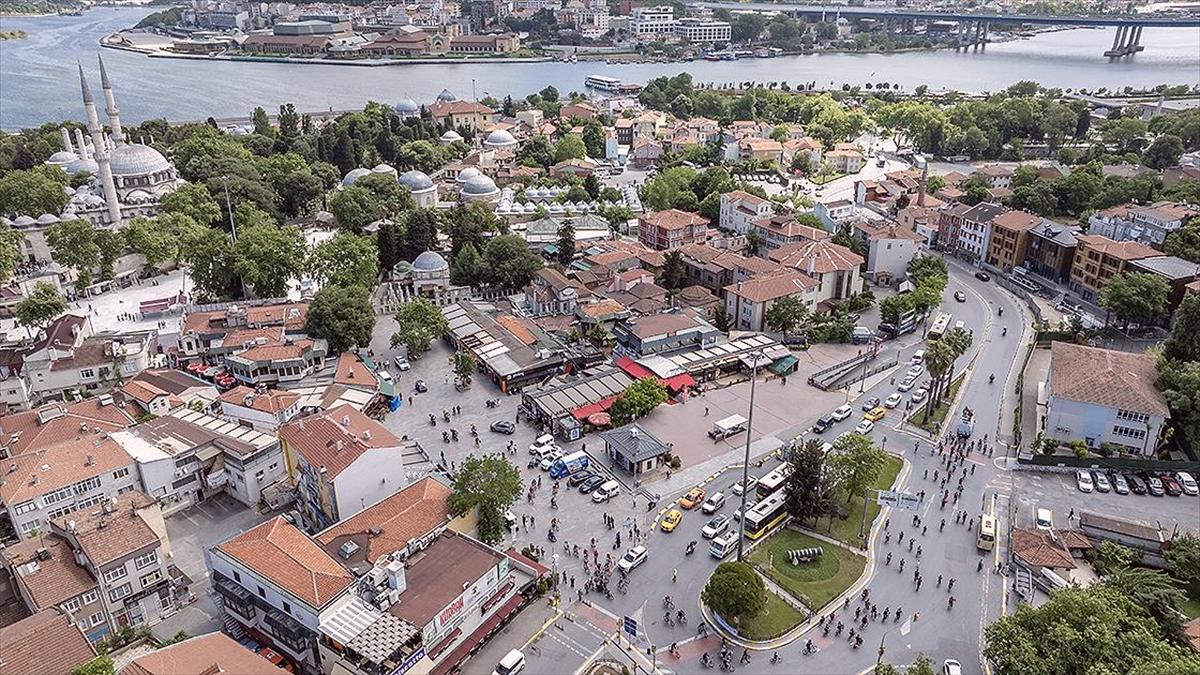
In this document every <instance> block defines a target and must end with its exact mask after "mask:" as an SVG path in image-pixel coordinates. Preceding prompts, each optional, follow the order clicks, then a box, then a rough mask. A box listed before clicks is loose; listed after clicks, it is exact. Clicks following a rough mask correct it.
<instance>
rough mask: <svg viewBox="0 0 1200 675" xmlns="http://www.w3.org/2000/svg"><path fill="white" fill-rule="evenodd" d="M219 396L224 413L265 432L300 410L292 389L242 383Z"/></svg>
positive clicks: (271, 431)
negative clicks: (259, 386) (255, 387)
mask: <svg viewBox="0 0 1200 675" xmlns="http://www.w3.org/2000/svg"><path fill="white" fill-rule="evenodd" d="M343 358H345V357H343ZM338 365H339V366H340V365H341V363H340V362H339V364H338ZM373 380H374V378H372V381H373ZM217 400H218V401H219V402H220V404H221V412H220V415H221V417H224V418H225V419H228V420H231V421H234V422H237V423H238V424H242V425H245V426H248V427H251V428H253V429H255V430H256V431H261V432H263V433H264V434H273V433H275V430H276V429H278V428H279V427H280V426H282V425H284V424H286V423H287V422H288V420H290V419H292V418H293V417H295V416H296V415H299V414H300V395H299V394H297V393H295V392H291V391H282V390H279V389H252V388H250V387H247V386H244V385H238V386H236V387H234V388H233V389H230V390H229V391H226V392H224V393H222V394H221V395H220V396H219V397H218V399H217Z"/></svg>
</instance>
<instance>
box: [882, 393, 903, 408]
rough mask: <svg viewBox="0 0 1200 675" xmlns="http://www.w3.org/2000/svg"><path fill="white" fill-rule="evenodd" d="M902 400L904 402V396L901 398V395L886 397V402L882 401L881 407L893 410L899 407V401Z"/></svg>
mask: <svg viewBox="0 0 1200 675" xmlns="http://www.w3.org/2000/svg"><path fill="white" fill-rule="evenodd" d="M903 400H904V396H903V395H901V394H892V395H891V396H889V397H887V400H886V401H884V402H883V407H885V408H895V407H896V406H898V405H900V402H901V401H903Z"/></svg>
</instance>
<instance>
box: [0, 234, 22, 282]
mask: <svg viewBox="0 0 1200 675" xmlns="http://www.w3.org/2000/svg"><path fill="white" fill-rule="evenodd" d="M24 239H25V235H23V234H21V232H20V231H19V230H16V229H14V228H13V227H12V226H11V225H9V224H8V223H0V284H6V283H8V280H9V279H11V278H12V276H13V273H14V272H15V271H16V269H17V265H19V264H21V263H22V262H23V261H24V259H25V256H24V255H23V254H22V251H21V242H22V241H24Z"/></svg>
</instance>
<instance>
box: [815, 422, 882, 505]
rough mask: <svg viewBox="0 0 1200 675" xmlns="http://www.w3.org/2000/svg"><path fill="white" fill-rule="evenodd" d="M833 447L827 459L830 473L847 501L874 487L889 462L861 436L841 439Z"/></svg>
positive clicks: (856, 435)
mask: <svg viewBox="0 0 1200 675" xmlns="http://www.w3.org/2000/svg"><path fill="white" fill-rule="evenodd" d="M833 448H834V452H833V453H831V455H830V457H829V460H828V464H829V470H830V471H831V472H833V475H834V476H835V477H836V480H837V483H838V486H839V487H840V488H841V490H842V491H843V492H844V493H845V495H846V500H847V501H849V500H850V499H852V498H854V497H855V496H857V495H860V494H863V493H864V491H865V490H866V489H867V488H869V487H870V486H871V485H873V484H874V483H875V480H876V479H877V478H879V474H880V473H881V472H882V471H883V467H884V464H885V463H886V462H887V455H886V454H884V452H883V451H882V450H880V449H879V448H878V447H876V445H875V442H874V441H872V440H871V439H870V438H869V437H867V436H863V435H862V434H850V435H848V436H842V437H841V438H839V439H837V440H836V441H834V443H833Z"/></svg>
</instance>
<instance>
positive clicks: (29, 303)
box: [13, 281, 67, 331]
mask: <svg viewBox="0 0 1200 675" xmlns="http://www.w3.org/2000/svg"><path fill="white" fill-rule="evenodd" d="M65 311H67V301H66V300H65V299H63V296H62V294H61V293H59V292H58V289H57V288H55V287H54V286H53V285H51V284H49V283H47V282H45V281H39V282H37V283H36V284H34V286H33V290H32V291H31V292H30V293H29V295H28V296H27V297H26V298H25V299H24V300H22V301H21V302H18V303H17V305H16V306H15V307H13V316H14V317H16V319H17V323H19V324H21V325H22V326H25V327H26V328H34V329H37V330H38V331H41V330H42V329H44V328H45V327H46V326H48V325H50V322H51V321H54V320H55V319H56V318H58V316H59V315H61V314H62V313H63V312H65Z"/></svg>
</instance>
